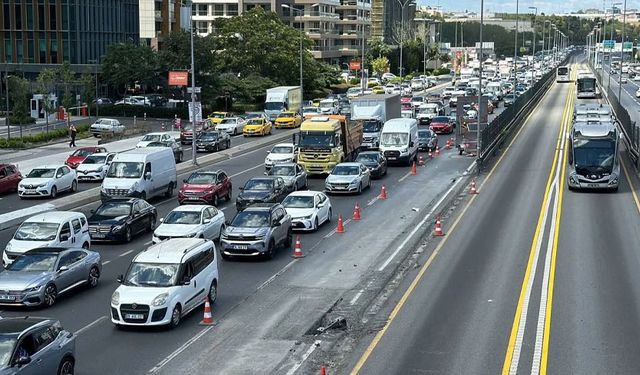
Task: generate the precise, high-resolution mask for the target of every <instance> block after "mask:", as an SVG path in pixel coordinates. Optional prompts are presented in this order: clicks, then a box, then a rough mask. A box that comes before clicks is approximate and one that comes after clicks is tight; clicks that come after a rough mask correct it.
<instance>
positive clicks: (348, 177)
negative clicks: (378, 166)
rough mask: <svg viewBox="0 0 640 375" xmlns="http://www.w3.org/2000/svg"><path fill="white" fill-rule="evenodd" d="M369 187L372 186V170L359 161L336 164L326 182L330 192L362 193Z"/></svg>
mask: <svg viewBox="0 0 640 375" xmlns="http://www.w3.org/2000/svg"><path fill="white" fill-rule="evenodd" d="M368 187H371V172H370V171H369V168H367V167H366V166H365V165H364V164H362V163H357V162H352V163H340V164H338V165H336V166H335V168H333V170H332V171H331V173H330V174H329V176H327V179H326V180H325V182H324V189H325V192H326V193H328V194H333V193H358V194H360V193H362V190H364V189H366V188H368Z"/></svg>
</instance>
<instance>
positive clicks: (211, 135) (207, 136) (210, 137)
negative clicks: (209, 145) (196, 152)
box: [198, 133, 218, 141]
mask: <svg viewBox="0 0 640 375" xmlns="http://www.w3.org/2000/svg"><path fill="white" fill-rule="evenodd" d="M198 138H199V139H201V140H203V141H215V140H216V139H218V133H204V134H202V135H201V136H199V137H198Z"/></svg>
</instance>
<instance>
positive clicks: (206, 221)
mask: <svg viewBox="0 0 640 375" xmlns="http://www.w3.org/2000/svg"><path fill="white" fill-rule="evenodd" d="M210 222H211V219H204V220H203V221H202V223H203V224H209V223H210Z"/></svg>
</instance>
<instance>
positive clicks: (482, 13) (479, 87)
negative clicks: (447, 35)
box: [476, 0, 487, 171]
mask: <svg viewBox="0 0 640 375" xmlns="http://www.w3.org/2000/svg"><path fill="white" fill-rule="evenodd" d="M483 26H484V0H480V48H479V51H480V54H479V56H478V61H479V62H480V69H479V73H480V79H479V82H478V83H479V85H478V114H477V116H478V129H476V133H477V137H478V141H477V146H476V148H477V151H476V154H477V155H476V157H477V158H478V161H480V146H481V143H480V135H481V134H480V118H481V117H482V116H480V114H481V113H482V106H481V105H480V103H481V99H482V43H483V40H482V27H483ZM486 110H487V109H486V108H485V111H486ZM479 170H480V169H478V171H479Z"/></svg>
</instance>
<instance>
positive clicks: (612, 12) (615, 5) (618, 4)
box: [602, 3, 624, 91]
mask: <svg viewBox="0 0 640 375" xmlns="http://www.w3.org/2000/svg"><path fill="white" fill-rule="evenodd" d="M620 5H622V3H613V4H611V21H612V22H611V27H610V28H611V39H610V40H613V28H614V26H613V21H614V20H615V9H616V7H617V6H620ZM621 43H623V44H624V40H622V41H621ZM622 49H624V48H622ZM622 49H621V50H622ZM612 55H613V49H611V50H610V51H609V78H608V79H607V91H608V90H609V89H610V88H611V56H612ZM603 62H604V59H603ZM603 65H604V64H603ZM602 70H604V67H602ZM620 76H621V77H622V61H621V64H620Z"/></svg>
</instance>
